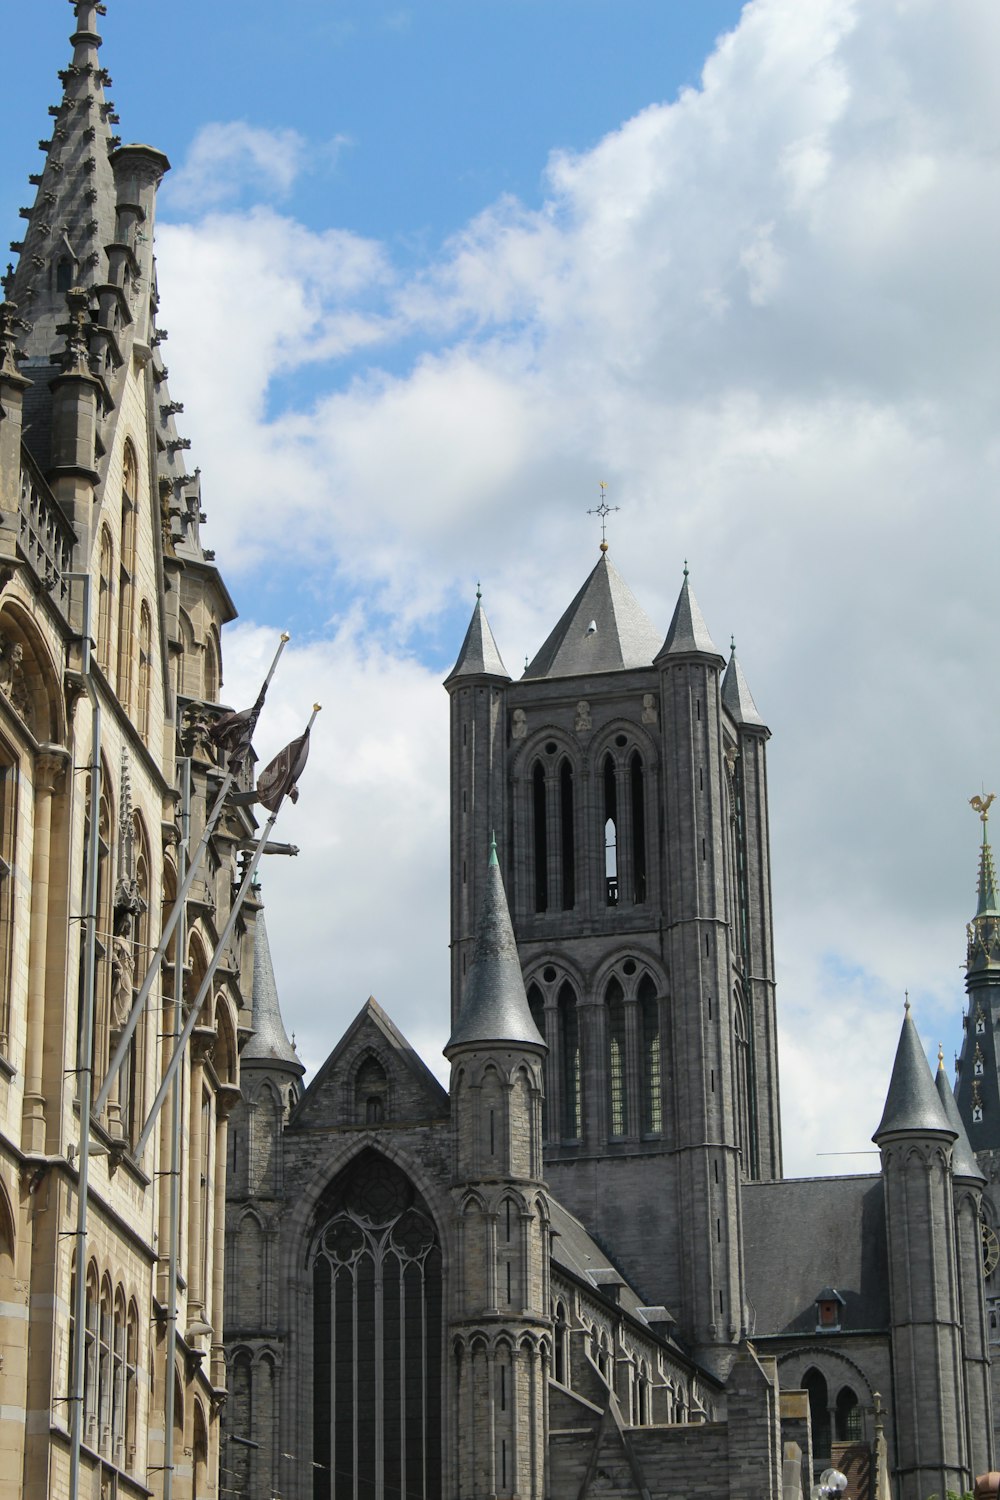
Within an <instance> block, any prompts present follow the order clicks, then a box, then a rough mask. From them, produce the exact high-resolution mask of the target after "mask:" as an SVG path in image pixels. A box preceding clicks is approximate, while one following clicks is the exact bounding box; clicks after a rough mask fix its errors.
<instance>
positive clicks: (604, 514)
mask: <svg viewBox="0 0 1000 1500" xmlns="http://www.w3.org/2000/svg"><path fill="white" fill-rule="evenodd" d="M600 484H601V503H600V505H596V506H595V507H594V509H593V510H588V512H587V515H588V516H600V518H601V551H602V552H607V550H608V535H607V532H608V527H607V521H608V516H610V515H611V513H612V511H615V510H621V506H620V505H609V504H608V486H607V483H606V481H605V480H603V479H602V480H601V482H600Z"/></svg>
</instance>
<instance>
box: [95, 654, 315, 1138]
mask: <svg viewBox="0 0 1000 1500" xmlns="http://www.w3.org/2000/svg"><path fill="white" fill-rule="evenodd" d="M288 641H289V636H288V634H287V632H284V633H283V634H282V636H281V640H280V642H279V645H278V649H277V651H276V652H275V653H274V660H273V661H272V663H271V666H270V668H269V670H268V674H267V676H266V677H265V678H264V686H263V687H262V688H261V690H260V692H259V693H258V695H257V697H258V701H259V700H260V699H262V698H263V697H264V694H265V693H266V692H267V689H268V686H269V684H270V681H271V678H272V677H273V676H274V673H275V670H276V668H277V665H278V662H279V661H280V660H281V653H282V651H284V649H285V647H286V646H287V644H288ZM231 761H232V757H230V762H231ZM239 770H240V765H239V764H238V763H237V764H236V765H231V768H230V769H229V770H227V771H226V774H225V776H224V778H223V781H222V785H221V786H220V787H219V794H218V796H217V797H216V799H215V802H214V803H213V805H212V811H211V812H210V813H209V815H208V821H207V822H206V824H205V831H204V833H203V834H202V836H201V842H200V843H199V845H198V847H197V849H196V850H195V852H194V856H193V858H192V860H191V863H190V865H189V866H188V869H187V874H186V875H185V876H184V880H183V882H182V884H181V888H180V890H179V891H178V892H177V896H176V899H175V901H174V904H173V906H172V908H171V910H170V915H169V916H168V918H167V920H166V922H165V924H164V927H163V931H162V933H161V934H160V942H159V945H158V947H157V949H156V952H155V953H154V954H153V957H152V959H151V960H150V964H149V968H148V969H147V970H146V977H145V979H144V980H143V981H142V986H141V988H140V990H139V993H138V994H137V995H136V997H135V999H134V1001H133V1002H132V1009H131V1010H130V1011H129V1013H128V1019H127V1020H126V1022H125V1025H124V1026H123V1027H122V1029H121V1034H120V1035H119V1037H118V1044H117V1046H116V1047H115V1050H114V1054H113V1056H112V1058H111V1063H110V1065H109V1067H108V1071H107V1074H106V1075H105V1078H104V1082H103V1083H102V1084H101V1087H100V1091H99V1093H98V1095H97V1098H96V1099H95V1100H94V1111H93V1112H94V1117H95V1118H96V1119H99V1118H100V1117H101V1115H102V1114H103V1113H104V1109H105V1106H106V1105H107V1102H108V1099H109V1097H110V1095H111V1090H112V1089H113V1087H114V1082H115V1079H116V1078H117V1077H118V1070H119V1068H120V1067H121V1065H122V1063H123V1062H124V1061H125V1056H126V1054H127V1052H128V1049H129V1045H130V1043H131V1041H132V1037H133V1036H134V1034H135V1029H136V1027H137V1026H138V1024H139V1017H140V1016H141V1015H142V1013H143V1011H144V1010H145V1008H146V1001H147V1000H148V999H149V992H150V990H151V989H152V988H153V985H154V983H155V982H156V976H157V974H159V972H160V965H161V964H162V962H163V959H164V955H165V954H166V951H167V949H168V948H169V946H170V939H171V938H172V937H173V935H174V928H175V927H176V926H177V923H178V921H179V920H180V915H181V912H182V911H183V909H184V903H185V902H186V901H187V898H188V895H189V894H190V891H191V887H192V885H193V884H194V881H195V877H196V876H197V874H198V871H199V869H200V868H201V864H202V861H203V860H204V858H205V854H206V852H207V850H208V846H209V843H210V842H211V839H212V835H213V833H214V832H215V828H216V824H217V823H218V821H219V818H220V817H221V815H222V809H223V806H224V804H225V801H226V798H227V797H228V796H229V793H230V791H231V790H232V785H233V782H234V781H235V780H236V776H237V772H238V771H239Z"/></svg>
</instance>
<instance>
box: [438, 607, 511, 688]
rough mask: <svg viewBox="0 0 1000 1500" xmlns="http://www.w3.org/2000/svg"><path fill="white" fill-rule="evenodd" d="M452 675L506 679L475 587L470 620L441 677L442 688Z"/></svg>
mask: <svg viewBox="0 0 1000 1500" xmlns="http://www.w3.org/2000/svg"><path fill="white" fill-rule="evenodd" d="M456 677H503V678H504V679H505V680H506V681H507V682H509V681H510V673H509V672H508V671H507V668H506V667H505V666H504V664H503V661H502V659H501V656H500V652H499V650H498V648H497V643H496V641H495V640H494V639H493V632H492V630H491V629H490V622H489V620H487V618H486V611H485V610H484V609H483V596H482V593H481V592H480V590H479V589H478V588H477V589H476V607H475V609H474V610H473V611H472V619H471V620H470V621H469V628H468V630H467V631H466V632H465V640H464V641H463V642H462V649H461V651H459V653H458V660H457V661H456V663H455V665H454V667H453V668H452V670H451V673H450V675H449V676H448V677H447V678H446V679H445V687H447V686H448V685H449V684H450V683H452V682H454V680H455V678H456Z"/></svg>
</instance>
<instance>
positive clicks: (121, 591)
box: [117, 443, 139, 713]
mask: <svg viewBox="0 0 1000 1500" xmlns="http://www.w3.org/2000/svg"><path fill="white" fill-rule="evenodd" d="M138 493H139V469H138V465H137V464H136V459H135V449H134V448H133V447H132V444H131V443H126V444H125V460H124V475H123V478H122V519H121V547H120V554H119V558H118V684H117V686H118V699H119V702H120V703H121V705H122V707H123V708H124V709H125V711H126V713H128V712H129V711H130V710H131V707H132V666H133V653H134V650H135V642H134V640H133V638H132V632H133V612H134V599H135V572H136V517H137V515H138Z"/></svg>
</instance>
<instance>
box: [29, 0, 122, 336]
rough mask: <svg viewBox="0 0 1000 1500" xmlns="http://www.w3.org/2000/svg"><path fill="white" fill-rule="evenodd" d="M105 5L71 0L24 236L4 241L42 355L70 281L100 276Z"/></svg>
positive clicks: (104, 213) (106, 222)
mask: <svg viewBox="0 0 1000 1500" xmlns="http://www.w3.org/2000/svg"><path fill="white" fill-rule="evenodd" d="M104 9H105V7H104V6H103V4H99V3H97V0H77V3H76V4H75V5H74V10H75V14H76V28H75V30H74V32H73V35H72V36H71V38H70V42H71V45H72V47H73V60H72V62H71V64H70V66H69V67H68V68H66V69H65V70H64V71H63V72H62V73H60V75H59V76H60V78H61V80H62V85H63V94H62V99H61V102H60V103H59V104H58V105H57V106H54V107H53V108H52V109H51V110H50V113H51V114H52V115H53V116H54V119H53V126H52V135H51V138H50V139H48V140H45V141H41V142H39V147H40V149H41V150H42V151H44V153H45V163H44V166H43V168H42V171H41V173H40V174H39V175H38V176H35V177H33V178H32V179H31V180H32V182H33V183H34V184H35V185H36V186H37V189H38V191H37V193H36V196H35V202H34V205H33V207H32V208H31V209H30V210H29V209H22V215H23V216H24V217H25V218H26V219H27V221H28V226H27V229H26V230H25V235H24V240H23V241H20V242H18V243H16V244H13V245H12V246H11V249H12V250H14V251H15V252H16V253H18V255H19V260H18V263H17V266H16V269H15V272H14V279H13V290H12V300H14V301H16V302H17V303H18V304H19V306H20V309H21V313H22V316H23V317H24V319H25V320H26V321H27V322H28V324H29V325H30V332H29V335H28V338H27V340H26V345H27V349H28V354H29V357H30V358H32V359H36V360H46V359H48V357H49V355H50V354H51V352H52V350H53V349H54V348H55V347H56V345H57V342H58V340H57V332H56V325H57V323H58V322H61V321H62V320H63V318H64V317H65V310H66V300H65V296H66V292H67V290H68V289H69V287H70V286H76V285H85V286H91V285H93V284H94V283H96V282H102V281H104V280H105V279H106V275H105V273H106V257H105V253H104V252H105V246H106V245H108V244H109V243H110V242H111V240H112V239H113V238H114V233H115V198H116V191H115V180H114V173H113V171H112V168H111V162H110V160H109V155H110V152H111V151H112V150H113V149H114V147H115V145H116V144H117V142H116V140H115V139H114V138H113V137H112V134H111V124H112V123H113V121H114V119H115V116H114V114H113V112H112V111H113V106H112V105H111V104H109V103H108V102H107V100H106V99H105V97H104V87H105V84H109V83H110V81H111V80H110V79H109V77H108V75H107V72H106V71H105V70H104V69H103V68H102V67H101V65H100V59H99V51H100V46H101V37H100V34H99V32H98V30H97V22H98V18H99V17H100V16H101V15H103V14H104Z"/></svg>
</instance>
